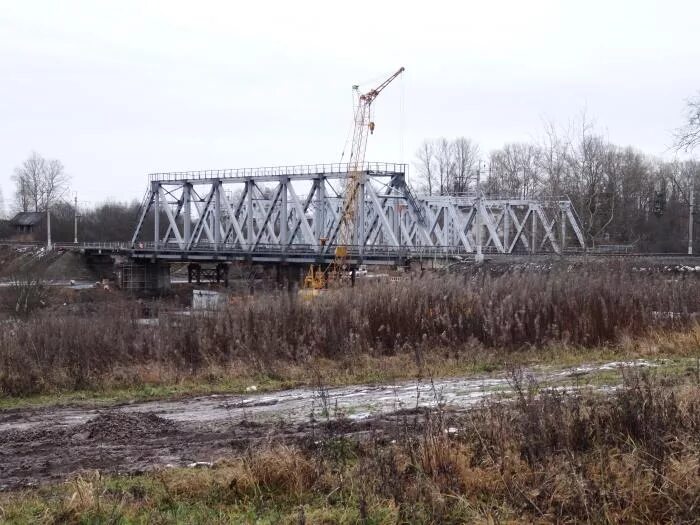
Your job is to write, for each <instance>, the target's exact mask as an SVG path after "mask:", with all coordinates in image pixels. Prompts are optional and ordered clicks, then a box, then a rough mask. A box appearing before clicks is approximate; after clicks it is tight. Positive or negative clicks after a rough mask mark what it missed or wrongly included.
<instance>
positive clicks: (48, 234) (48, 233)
mask: <svg viewBox="0 0 700 525" xmlns="http://www.w3.org/2000/svg"><path fill="white" fill-rule="evenodd" d="M46 251H47V252H50V251H51V208H50V207H49V205H48V204H47V205H46Z"/></svg>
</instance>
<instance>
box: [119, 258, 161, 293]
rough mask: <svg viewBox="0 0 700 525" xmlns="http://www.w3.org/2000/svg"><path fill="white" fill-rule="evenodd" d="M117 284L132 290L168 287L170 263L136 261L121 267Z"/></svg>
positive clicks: (151, 289)
mask: <svg viewBox="0 0 700 525" xmlns="http://www.w3.org/2000/svg"><path fill="white" fill-rule="evenodd" d="M119 281H120V282H119V284H120V285H121V287H122V289H124V290H129V291H132V292H146V291H150V292H154V291H163V290H168V289H170V265H169V264H167V263H163V262H160V261H138V262H132V263H130V264H126V265H124V266H123V267H122V268H121V272H120V276H119Z"/></svg>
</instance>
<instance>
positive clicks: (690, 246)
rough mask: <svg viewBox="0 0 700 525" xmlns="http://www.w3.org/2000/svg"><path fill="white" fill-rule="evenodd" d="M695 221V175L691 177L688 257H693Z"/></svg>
mask: <svg viewBox="0 0 700 525" xmlns="http://www.w3.org/2000/svg"><path fill="white" fill-rule="evenodd" d="M694 219H695V173H693V174H692V175H691V176H690V199H689V205H688V255H693V221H694Z"/></svg>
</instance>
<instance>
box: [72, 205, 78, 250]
mask: <svg viewBox="0 0 700 525" xmlns="http://www.w3.org/2000/svg"><path fill="white" fill-rule="evenodd" d="M73 243H74V244H78V195H77V194H76V195H75V202H74V204H73Z"/></svg>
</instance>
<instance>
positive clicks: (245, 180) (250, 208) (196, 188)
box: [131, 163, 584, 263]
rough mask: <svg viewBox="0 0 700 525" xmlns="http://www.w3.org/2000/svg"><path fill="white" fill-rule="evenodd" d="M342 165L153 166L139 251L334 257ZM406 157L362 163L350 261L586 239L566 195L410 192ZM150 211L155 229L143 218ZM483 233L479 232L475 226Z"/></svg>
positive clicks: (548, 248)
mask: <svg viewBox="0 0 700 525" xmlns="http://www.w3.org/2000/svg"><path fill="white" fill-rule="evenodd" d="M349 169H350V166H349V165H348V164H316V165H307V166H283V167H271V168H255V169H238V170H212V171H196V172H178V173H156V174H152V175H150V176H149V179H150V186H149V189H148V191H147V192H146V195H145V197H144V201H143V205H142V208H141V213H140V216H139V220H138V224H137V226H136V230H135V232H134V236H133V239H132V245H131V247H132V250H133V252H134V255H135V256H137V257H138V256H143V257H147V256H150V257H152V256H156V257H158V258H164V259H176V258H179V259H193V260H194V259H198V258H201V259H205V258H213V259H217V258H222V259H225V258H230V259H244V258H245V259H249V260H258V261H269V262H274V261H284V260H288V261H296V262H323V261H326V262H328V261H331V260H332V259H333V257H334V247H335V246H336V245H337V238H338V234H339V230H340V216H341V208H342V204H343V188H344V184H345V181H346V179H347V178H348V175H349ZM406 172H407V167H406V165H405V164H393V163H365V164H363V165H362V169H361V173H362V176H361V181H360V189H359V193H360V195H362V196H363V198H360V199H358V202H357V207H358V209H357V210H356V217H358V219H357V220H356V221H355V225H354V231H352V232H351V234H350V235H351V238H352V242H351V243H350V245H349V246H348V251H349V254H350V257H349V262H351V263H359V262H362V261H367V262H387V263H389V262H392V261H395V260H397V259H401V258H411V257H444V256H449V255H455V254H465V255H468V254H470V253H474V252H475V250H476V246H477V243H478V242H479V238H481V243H482V247H483V249H484V250H485V251H487V252H488V251H491V252H498V253H504V254H510V253H543V252H554V253H563V252H564V251H567V250H570V249H572V248H573V249H583V248H584V240H583V235H582V233H581V229H580V228H579V225H578V222H577V220H576V216H575V213H574V211H573V208H572V206H571V203H570V201H569V200H568V199H565V198H564V199H549V200H525V199H490V198H484V197H479V196H476V195H463V196H416V195H415V194H414V193H413V192H412V191H411V189H410V187H409V186H408V185H407V183H406ZM148 218H150V220H151V221H152V225H149V229H150V230H151V231H145V228H144V225H145V224H146V223H147V219H148ZM479 232H481V234H479Z"/></svg>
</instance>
